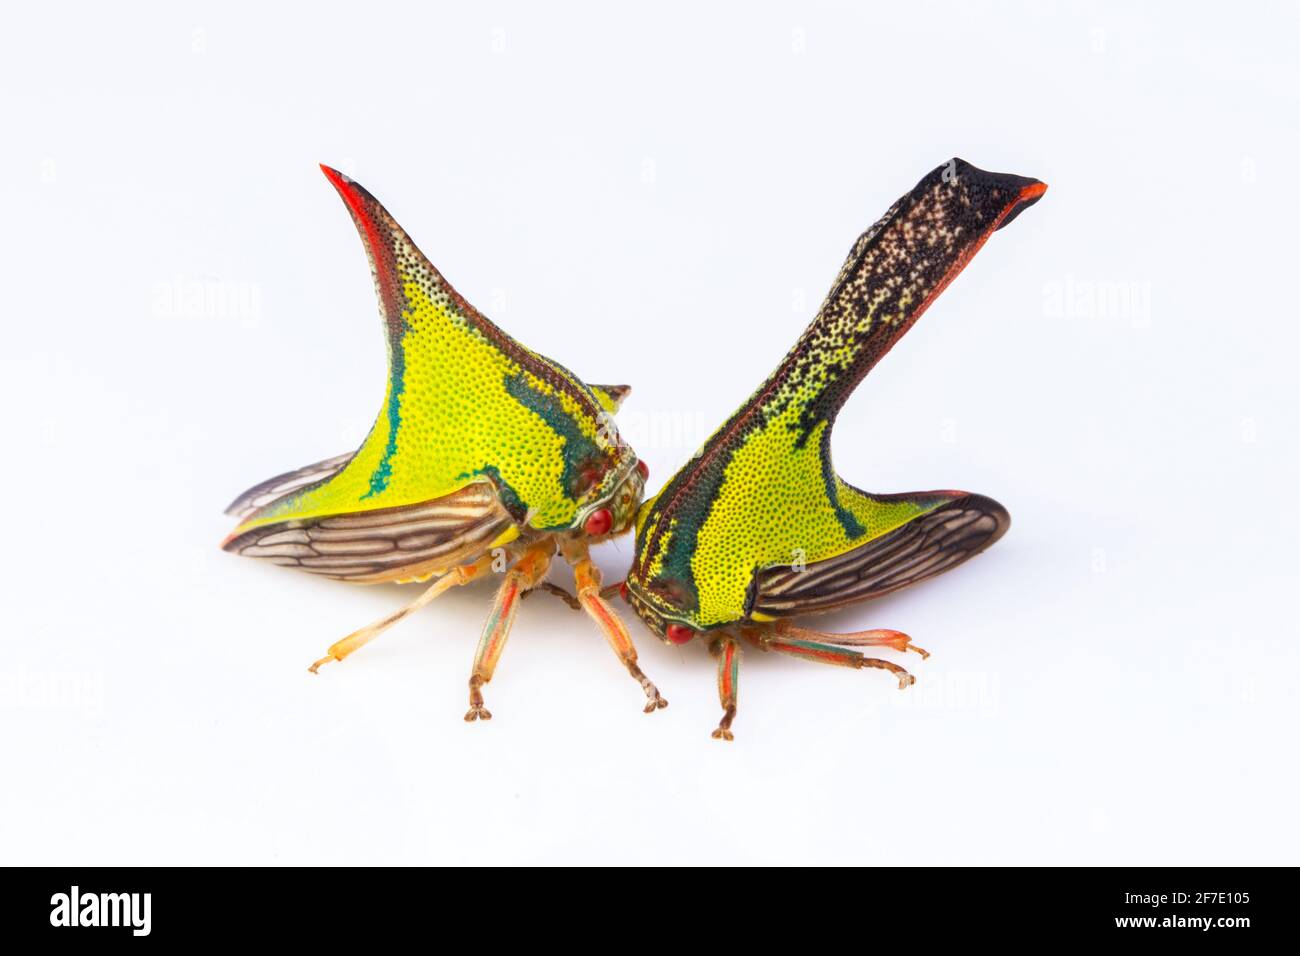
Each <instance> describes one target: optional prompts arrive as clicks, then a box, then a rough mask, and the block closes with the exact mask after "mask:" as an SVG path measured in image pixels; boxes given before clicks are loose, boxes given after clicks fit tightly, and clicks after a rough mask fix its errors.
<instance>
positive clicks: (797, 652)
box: [742, 628, 916, 690]
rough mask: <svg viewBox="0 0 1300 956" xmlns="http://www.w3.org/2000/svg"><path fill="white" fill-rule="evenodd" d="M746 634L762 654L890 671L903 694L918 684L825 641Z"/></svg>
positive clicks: (888, 664) (896, 670) (883, 664)
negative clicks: (773, 653) (776, 652)
mask: <svg viewBox="0 0 1300 956" xmlns="http://www.w3.org/2000/svg"><path fill="white" fill-rule="evenodd" d="M800 630H801V632H802V633H804V634H808V635H818V634H819V633H820V632H818V631H803V629H802V628H801V629H800ZM742 633H743V634H744V635H745V637H747V638H748V639H749V640H750V641H752V642H753V643H754V644H755V645H757V646H758V649H759V650H762V651H779V652H781V653H782V654H789V655H790V656H792V657H802V658H803V659H804V660H809V661H818V662H820V663H822V664H836V665H838V666H840V667H855V668H863V667H876V668H879V669H880V670H885V671H889V672H890V673H891V674H893V675H894V676H896V677H897V678H898V689H899V690H906V689H907V688H908V687H909V686H910V685H912V684H915V683H916V678H915V677H913V676H912V675H911V674H909V673H908V672H907V671H906V670H904V669H903V668H902V667H899V666H898V665H897V664H894V663H892V662H890V661H882V660H880V659H879V658H876V657H867V656H865V655H864V654H861V653H859V652H858V651H851V650H848V649H847V648H843V647H836V646H835V645H834V644H827V643H823V642H822V641H810V640H806V639H804V638H802V637H799V638H796V637H788V636H783V635H782V634H781V632H780V631H776V632H773V631H755V630H753V629H746V630H745V631H743V632H742ZM824 636H825V637H828V638H835V637H841V636H844V635H839V634H827V635H824ZM864 643H865V642H864ZM880 643H882V644H883V643H886V642H885V641H881V642H880ZM891 646H893V645H891Z"/></svg>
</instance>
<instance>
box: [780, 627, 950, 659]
mask: <svg viewBox="0 0 1300 956" xmlns="http://www.w3.org/2000/svg"><path fill="white" fill-rule="evenodd" d="M776 632H777V633H778V634H780V635H782V636H783V637H791V638H795V639H796V640H811V641H822V642H823V643H826V644H835V645H836V646H838V647H892V648H893V649H894V650H896V651H916V653H918V654H920V655H921V658H922V659H923V660H924V659H925V658H927V657H929V656H930V652H929V651H927V650H926V649H925V648H923V647H917V646H916V645H915V644H913V643H912V639H911V638H910V637H908V636H907V635H906V634H904V633H903V632H902V631H890V630H883V629H878V630H874V631H852V632H850V633H848V634H830V633H827V632H825V631H813V630H809V629H808V628H806V627H799V626H797V625H795V624H791V623H789V622H788V621H778V622H777V624H776Z"/></svg>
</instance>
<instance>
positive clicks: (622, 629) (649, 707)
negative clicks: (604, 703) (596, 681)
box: [573, 544, 668, 714]
mask: <svg viewBox="0 0 1300 956" xmlns="http://www.w3.org/2000/svg"><path fill="white" fill-rule="evenodd" d="M577 553H579V554H580V555H581V557H579V558H578V561H577V563H576V564H575V565H574V566H573V577H574V581H575V583H576V585H577V588H578V600H579V601H580V602H581V603H582V608H583V610H585V611H586V612H587V613H588V614H589V615H590V616H591V619H592V620H593V621H595V622H596V626H597V627H599V628H600V632H601V633H602V634H604V635H605V640H606V641H608V642H609V646H610V647H611V648H612V649H613V651H614V653H615V654H617V655H618V659H619V660H620V661H622V662H623V666H624V667H626V668H627V672H628V673H629V674H631V675H632V679H633V680H635V681H636V682H637V683H638V684H640V685H641V689H642V690H643V691H645V697H646V704H645V712H646V713H647V714H653V713H654V712H655V711H656V710H659V709H661V708H664V707H667V706H668V701H667V699H666V698H664V697H663V696H661V695H660V693H659V688H658V687H656V686H655V685H654V684H653V683H651V681H650V678H648V677H646V676H645V674H644V672H642V670H641V667H640V666H639V665H638V664H637V662H636V646H635V645H633V643H632V635H631V634H629V633H628V631H627V625H626V624H624V623H623V619H622V618H620V617H619V616H618V614H617V613H616V612H615V611H614V609H613V608H612V607H610V606H609V604H608V603H606V601H605V598H604V596H603V594H602V590H601V586H600V568H598V567H596V566H595V565H594V564H592V562H591V558H590V557H589V556H588V555H587V550H586V545H585V544H583V545H582V546H581V550H580V551H579V552H577Z"/></svg>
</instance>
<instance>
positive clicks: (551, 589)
mask: <svg viewBox="0 0 1300 956" xmlns="http://www.w3.org/2000/svg"><path fill="white" fill-rule="evenodd" d="M538 591H545V592H547V593H548V594H554V595H555V596H556V597H557V598H559V599H560V600H561V601H563V602H564V603H565V604H567V605H569V607H571V608H573V609H574V610H575V611H581V610H582V603H581V602H580V601H579V600H578V599H577V598H576V597H574V596H573V595H572V594H570V593H569V592H568V591H566V590H564V588H562V587H560V586H559V585H558V584H552V583H551V582H550V581H543V582H542V583H541V584H539V585H537V587H536V588H534V589H533V590H532V591H525V592H524V598H527V597H528V595H530V594H535V593H537V592H538ZM521 600H522V599H521Z"/></svg>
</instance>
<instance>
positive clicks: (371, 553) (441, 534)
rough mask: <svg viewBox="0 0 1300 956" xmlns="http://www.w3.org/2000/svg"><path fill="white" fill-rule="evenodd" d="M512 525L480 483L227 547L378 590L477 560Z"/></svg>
mask: <svg viewBox="0 0 1300 956" xmlns="http://www.w3.org/2000/svg"><path fill="white" fill-rule="evenodd" d="M512 524H513V522H512V519H511V518H510V515H509V514H508V513H507V512H506V510H505V508H504V507H503V506H502V505H501V501H500V499H499V497H498V496H497V493H496V489H495V488H493V487H492V485H490V484H488V483H486V482H476V483H475V484H472V485H469V486H467V487H465V488H462V489H461V490H459V491H457V492H454V493H453V494H450V495H446V496H444V497H442V498H438V499H436V500H433V501H425V502H421V503H419V504H415V505H406V506H404V507H401V508H388V509H384V510H377V511H361V512H355V513H352V514H340V515H332V516H330V517H325V518H314V519H307V520H300V519H296V520H290V521H283V522H279V523H277V524H271V525H263V526H260V527H257V528H252V529H250V530H248V531H246V532H244V533H243V534H241V535H239V536H238V537H235V538H232V539H231V540H229V541H227V542H226V543H225V544H224V545H223V547H224V548H225V550H227V551H230V552H232V553H234V554H240V555H243V556H245V557H249V558H262V559H264V560H267V561H271V562H272V563H274V564H279V565H284V566H286V567H293V568H301V569H302V570H304V571H310V572H311V573H312V574H320V575H323V576H325V577H330V578H336V579H338V580H341V581H353V582H356V583H359V584H375V583H380V582H384V581H403V580H410V579H413V578H421V577H427V576H428V575H429V574H433V573H441V572H443V571H446V570H448V569H450V568H452V567H454V566H455V565H457V564H461V563H464V562H466V561H469V560H472V559H473V558H475V557H477V556H478V555H480V554H482V553H483V552H484V551H485V550H486V549H487V548H488V547H489V546H490V545H491V544H492V542H493V541H495V540H496V539H497V538H499V537H500V536H501V535H502V534H503V533H505V532H506V531H507V530H508V529H509V528H510V527H511V525H512Z"/></svg>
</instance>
